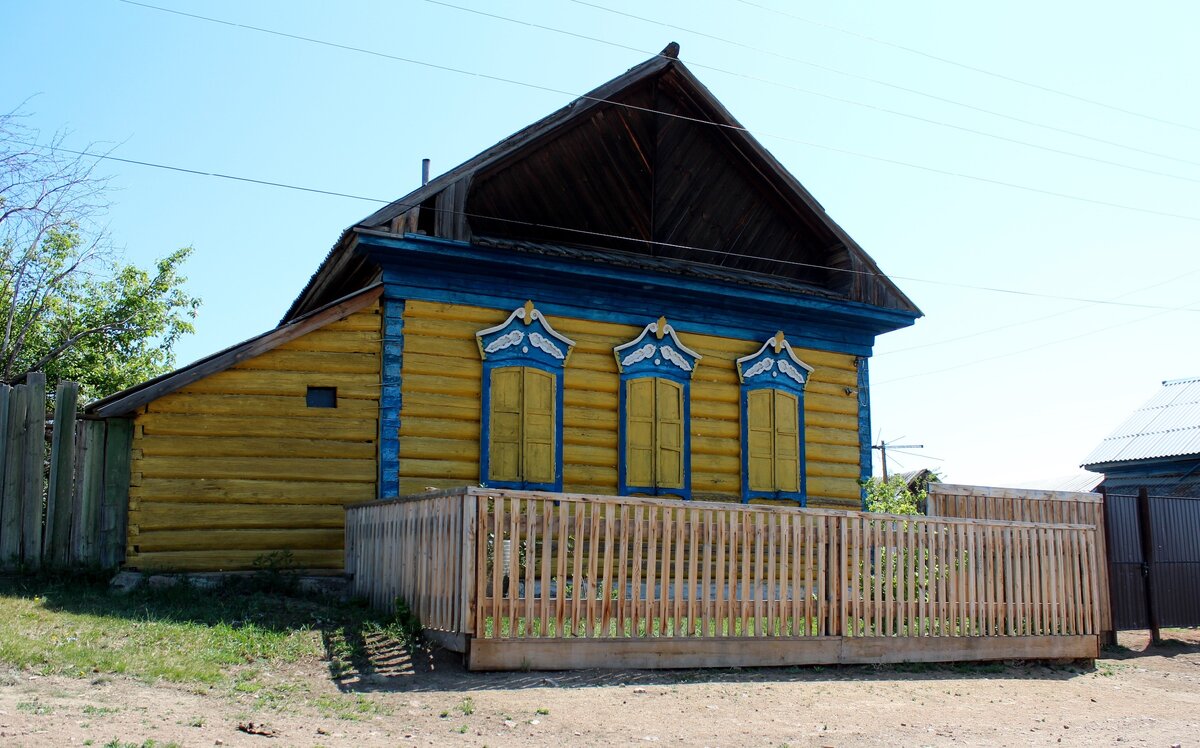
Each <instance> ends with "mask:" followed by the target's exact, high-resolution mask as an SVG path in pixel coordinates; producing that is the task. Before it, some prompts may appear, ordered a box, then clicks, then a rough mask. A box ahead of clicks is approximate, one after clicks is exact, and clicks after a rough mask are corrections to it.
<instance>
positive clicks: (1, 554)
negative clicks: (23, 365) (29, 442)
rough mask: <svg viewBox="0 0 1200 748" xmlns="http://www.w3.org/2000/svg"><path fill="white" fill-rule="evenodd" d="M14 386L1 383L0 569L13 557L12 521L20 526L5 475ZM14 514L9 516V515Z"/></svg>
mask: <svg viewBox="0 0 1200 748" xmlns="http://www.w3.org/2000/svg"><path fill="white" fill-rule="evenodd" d="M12 391H13V388H12V387H9V386H8V385H7V384H0V569H2V568H4V566H5V564H7V563H8V562H9V561H10V560H11V557H12V555H13V554H12V553H10V552H9V551H8V545H9V527H8V524H9V522H11V521H14V519H15V521H16V522H17V527H18V528H19V527H20V507H10V506H8V502H7V501H5V498H4V475H5V471H6V468H7V467H8V460H7V459H5V456H6V455H7V454H8V446H9V444H10V442H9V438H8V411H9V406H10V405H11V403H12ZM10 514H11V515H12V516H9V515H10Z"/></svg>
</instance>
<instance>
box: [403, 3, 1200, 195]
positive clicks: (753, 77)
mask: <svg viewBox="0 0 1200 748" xmlns="http://www.w3.org/2000/svg"><path fill="white" fill-rule="evenodd" d="M425 2H426V3H429V4H430V5H438V6H441V7H444V8H450V9H453V10H458V11H462V12H464V13H471V14H474V15H477V16H482V17H485V18H491V19H494V20H497V21H503V22H506V23H511V24H516V25H519V26H525V27H527V28H533V29H539V30H541V31H549V32H551V33H555V34H561V35H564V36H569V37H572V38H575V39H582V40H585V41H589V42H594V43H596V44H604V45H607V46H610V47H614V48H616V49H624V50H628V51H631V52H637V53H639V54H643V55H650V56H657V57H663V56H664V55H663V54H662V53H655V52H653V51H650V50H646V49H640V48H638V47H633V46H630V45H628V44H622V43H621V42H614V41H611V40H609V39H602V38H600V37H596V36H591V35H589V34H581V33H579V32H575V31H570V30H568V29H562V28H557V27H555V26H547V25H545V24H541V23H535V22H533V21H525V20H522V19H518V18H512V17H510V16H505V15H501V14H498V13H490V12H488V11H483V10H479V9H477V8H469V7H466V6H463V5H456V4H454V3H449V2H445V0H425ZM685 62H686V63H687V64H688V65H689V66H691V67H694V68H698V69H702V70H711V71H713V72H716V73H721V74H723V75H728V76H732V77H735V78H741V79H742V80H749V81H754V82H757V83H763V84H766V85H768V86H775V87H777V88H782V89H785V90H789V91H795V92H797V93H802V94H806V95H809V96H815V97H818V98H822V99H827V100H829V101H835V102H838V103H841V104H846V105H849V106H855V107H860V108H863V109H868V110H870V111H875V112H883V113H884V114H889V115H892V116H895V117H902V118H904V119H910V120H913V121H915V122H922V123H925V124H928V125H933V126H935V127H943V128H947V129H951V130H957V131H959V132H965V133H970V134H973V135H979V136H981V137H985V138H991V139H993V140H999V141H1002V142H1005V143H1013V144H1015V145H1020V146H1024V147H1026V148H1033V149H1035V150H1039V151H1043V152H1046V153H1055V154H1058V155H1061V156H1068V157H1070V158H1077V159H1081V160H1084V161H1091V162H1093V163H1097V164H1103V165H1105V166H1115V167H1117V168H1119V169H1128V170H1130V171H1136V172H1141V173H1143V174H1151V175H1154V176H1159V177H1166V178H1168V179H1178V180H1180V181H1184V182H1192V183H1194V184H1200V178H1195V177H1189V176H1184V175H1182V174H1175V173H1172V172H1166V171H1159V170H1157V169H1148V168H1146V167H1142V166H1135V165H1133V164H1126V163H1122V162H1120V161H1111V160H1109V159H1104V158H1098V157H1096V156H1089V155H1087V154H1084V153H1078V152H1076V151H1069V150H1065V149H1062V148H1054V147H1053V146H1048V145H1042V144H1040V143H1033V142H1030V141H1028V140H1022V139H1020V138H1013V137H1009V136H1007V135H1000V134H998V133H993V132H987V131H986V130H979V129H976V128H973V127H966V126H963V125H956V124H954V123H952V122H945V121H943V120H938V119H933V118H930V117H923V116H921V115H919V114H912V113H910V112H902V111H899V110H896V109H890V108H888V107H883V106H879V105H877V104H870V103H867V102H864V101H857V100H855V99H848V98H845V97H843V96H836V95H834V94H829V93H825V92H823V91H815V90H813V89H810V88H804V87H803V86H797V85H795V84H792V83H785V82H783V81H777V80H771V79H769V78H763V77H761V76H757V75H751V74H749V73H741V72H738V71H736V70H729V69H727V68H722V67H717V66H715V65H708V64H705V63H702V62H697V61H696V60H694V59H692V58H688V59H687V60H685ZM1196 163H1197V165H1200V162H1196Z"/></svg>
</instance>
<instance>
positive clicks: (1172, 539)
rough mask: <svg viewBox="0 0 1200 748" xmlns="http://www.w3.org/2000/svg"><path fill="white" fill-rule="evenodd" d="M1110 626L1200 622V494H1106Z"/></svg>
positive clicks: (1155, 627)
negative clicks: (1196, 496) (1190, 496)
mask: <svg viewBox="0 0 1200 748" xmlns="http://www.w3.org/2000/svg"><path fill="white" fill-rule="evenodd" d="M1105 524H1106V526H1107V527H1106V534H1107V535H1108V556H1109V579H1110V580H1111V581H1110V584H1111V587H1112V616H1113V628H1114V629H1117V630H1127V629H1150V630H1151V631H1152V632H1153V633H1154V636H1155V638H1156V639H1157V638H1158V636H1157V635H1158V629H1159V628H1161V627H1173V626H1200V498H1178V497H1165V496H1149V495H1147V492H1146V490H1145V489H1142V490H1141V491H1140V492H1139V493H1138V495H1137V496H1123V495H1120V494H1107V495H1106V498H1105Z"/></svg>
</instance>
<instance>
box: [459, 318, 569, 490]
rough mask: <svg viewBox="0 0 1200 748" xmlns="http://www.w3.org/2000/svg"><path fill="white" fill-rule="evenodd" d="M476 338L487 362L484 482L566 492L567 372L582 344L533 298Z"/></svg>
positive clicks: (481, 449)
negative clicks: (574, 351) (556, 326)
mask: <svg viewBox="0 0 1200 748" xmlns="http://www.w3.org/2000/svg"><path fill="white" fill-rule="evenodd" d="M475 339H476V341H477V342H478V344H479V355H480V357H481V358H482V359H483V382H482V402H481V418H480V445H479V455H480V459H479V481H480V483H482V484H484V485H486V486H491V487H495V488H523V489H531V490H539V491H561V490H562V484H563V470H562V464H563V439H562V428H563V427H562V423H563V417H562V416H563V369H564V368H565V366H566V363H567V359H568V358H569V357H570V355H571V350H572V349H573V348H574V347H575V341H573V340H571V339H570V338H567V337H565V336H563V335H560V334H559V333H558V332H556V331H555V330H554V328H553V327H551V326H550V323H549V322H548V321H547V320H546V318H545V317H544V316H542V313H541V312H540V311H538V310H537V309H536V308H535V307H534V305H533V302H532V301H527V302H526V303H525V306H523V307H519V308H517V309H515V310H514V311H513V313H512V314H510V315H509V316H508V319H506V320H505V321H504V322H503V323H501V324H499V325H496V326H495V327H489V328H487V329H486V330H480V331H479V332H477V333H475Z"/></svg>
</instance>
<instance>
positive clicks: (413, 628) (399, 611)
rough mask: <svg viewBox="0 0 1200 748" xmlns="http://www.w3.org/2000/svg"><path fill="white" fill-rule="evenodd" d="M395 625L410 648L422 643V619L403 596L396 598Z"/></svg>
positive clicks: (415, 647)
mask: <svg viewBox="0 0 1200 748" xmlns="http://www.w3.org/2000/svg"><path fill="white" fill-rule="evenodd" d="M395 627H396V628H397V629H398V630H399V634H400V638H401V639H402V640H403V642H404V644H405V646H407V647H408V648H409V649H410V650H412V649H417V648H418V647H419V646H420V645H421V630H422V629H423V628H424V626H422V625H421V619H420V618H419V617H418V616H417V614H416V613H414V612H413V609H412V608H410V607H409V606H408V602H407V601H406V600H403V599H402V598H399V597H398V598H396V615H395Z"/></svg>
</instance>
